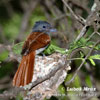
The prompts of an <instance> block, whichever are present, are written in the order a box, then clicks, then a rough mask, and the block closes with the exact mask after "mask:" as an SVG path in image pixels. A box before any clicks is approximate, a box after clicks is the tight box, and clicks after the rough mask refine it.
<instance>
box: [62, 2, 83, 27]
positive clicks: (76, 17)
mask: <svg viewBox="0 0 100 100" xmlns="http://www.w3.org/2000/svg"><path fill="white" fill-rule="evenodd" d="M62 1H63V3H64V4H65V6H66V7H67V8H68V9H69V11H70V13H71V14H72V15H73V16H74V17H75V19H76V20H77V21H78V22H80V23H81V24H82V25H84V24H85V22H84V21H85V19H84V20H82V19H80V17H78V16H77V15H76V14H75V13H74V12H73V10H72V9H71V8H70V6H69V5H68V4H67V3H66V2H65V0H62Z"/></svg>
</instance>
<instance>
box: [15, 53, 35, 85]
mask: <svg viewBox="0 0 100 100" xmlns="http://www.w3.org/2000/svg"><path fill="white" fill-rule="evenodd" d="M34 60H35V51H34V52H31V53H29V54H28V55H26V56H23V58H22V60H21V63H20V65H19V67H18V70H17V72H16V74H15V76H14V79H13V86H18V87H19V86H24V85H27V84H29V83H30V82H31V81H32V77H33V70H34V69H33V68H34Z"/></svg>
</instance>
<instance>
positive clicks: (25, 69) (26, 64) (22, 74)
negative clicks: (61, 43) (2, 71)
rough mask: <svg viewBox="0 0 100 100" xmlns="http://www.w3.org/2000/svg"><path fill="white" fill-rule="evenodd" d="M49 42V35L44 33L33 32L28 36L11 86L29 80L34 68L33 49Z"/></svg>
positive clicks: (23, 83) (28, 81)
mask: <svg viewBox="0 0 100 100" xmlns="http://www.w3.org/2000/svg"><path fill="white" fill-rule="evenodd" d="M49 43H50V36H49V35H47V34H45V33H42V32H33V33H31V34H30V35H29V36H28V38H27V40H26V41H25V43H24V45H23V49H22V55H23V57H22V60H21V63H20V65H19V68H18V70H17V72H16V74H15V76H14V79H13V86H24V85H27V84H29V83H30V82H31V80H32V77H33V70H34V69H33V68H34V60H35V51H36V50H38V49H39V48H43V47H45V46H47V45H48V44H49ZM25 53H26V54H25ZM24 54H25V55H24Z"/></svg>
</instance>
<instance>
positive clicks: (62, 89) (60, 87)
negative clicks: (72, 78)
mask: <svg viewBox="0 0 100 100" xmlns="http://www.w3.org/2000/svg"><path fill="white" fill-rule="evenodd" d="M58 90H59V92H60V93H61V94H65V92H66V90H65V88H64V86H63V85H62V84H61V85H60V86H59V87H58Z"/></svg>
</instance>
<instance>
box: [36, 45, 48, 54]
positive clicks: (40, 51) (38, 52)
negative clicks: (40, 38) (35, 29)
mask: <svg viewBox="0 0 100 100" xmlns="http://www.w3.org/2000/svg"><path fill="white" fill-rule="evenodd" d="M47 47H48V45H47V46H45V47H43V48H40V49H38V50H36V54H40V53H42V52H43V51H44V50H45V49H46V48H47Z"/></svg>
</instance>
